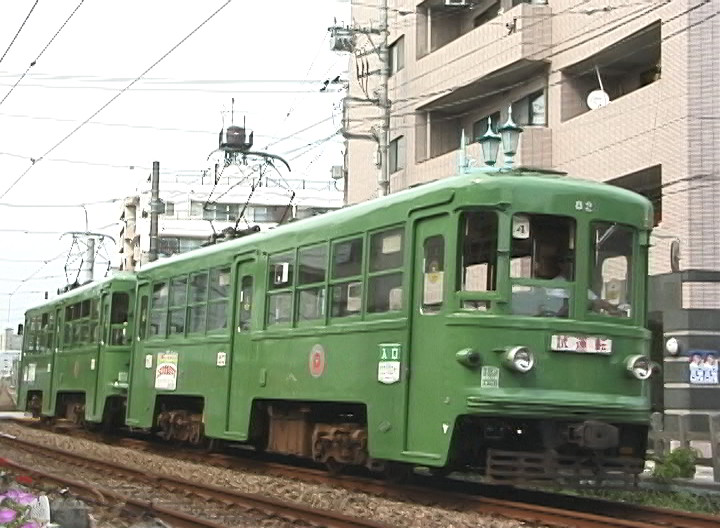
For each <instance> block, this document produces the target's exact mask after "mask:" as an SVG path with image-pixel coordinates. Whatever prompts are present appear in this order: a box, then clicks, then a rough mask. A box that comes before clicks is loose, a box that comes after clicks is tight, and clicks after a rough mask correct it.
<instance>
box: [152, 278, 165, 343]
mask: <svg viewBox="0 0 720 528" xmlns="http://www.w3.org/2000/svg"><path fill="white" fill-rule="evenodd" d="M167 307H168V283H167V282H156V283H155V284H153V293H152V307H151V309H150V337H152V336H159V337H165V334H166V332H167Z"/></svg>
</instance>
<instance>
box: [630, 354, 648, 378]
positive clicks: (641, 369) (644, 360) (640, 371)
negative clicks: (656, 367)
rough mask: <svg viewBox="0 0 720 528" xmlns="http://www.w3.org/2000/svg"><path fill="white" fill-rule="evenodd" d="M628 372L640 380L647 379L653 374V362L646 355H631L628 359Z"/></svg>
mask: <svg viewBox="0 0 720 528" xmlns="http://www.w3.org/2000/svg"><path fill="white" fill-rule="evenodd" d="M626 366H627V369H628V372H630V374H632V375H633V377H635V378H637V379H639V380H646V379H648V378H649V377H650V376H651V375H652V371H653V364H652V361H650V358H648V357H646V356H631V357H629V358H628V359H627V362H626Z"/></svg>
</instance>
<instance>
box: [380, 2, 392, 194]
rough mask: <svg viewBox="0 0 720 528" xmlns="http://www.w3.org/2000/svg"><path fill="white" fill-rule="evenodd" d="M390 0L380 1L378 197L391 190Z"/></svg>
mask: <svg viewBox="0 0 720 528" xmlns="http://www.w3.org/2000/svg"><path fill="white" fill-rule="evenodd" d="M388 11H389V10H388V0H380V13H381V16H382V27H381V28H380V31H381V32H382V39H381V41H380V50H379V52H380V90H379V92H380V97H379V99H380V101H379V104H380V109H381V110H382V113H383V116H382V120H383V122H382V130H381V132H380V138H379V139H380V174H378V183H379V185H378V196H387V194H388V192H389V189H390V156H389V154H390V99H389V97H388V84H389V81H390V50H389V48H388V36H389V34H390V26H389V25H388Z"/></svg>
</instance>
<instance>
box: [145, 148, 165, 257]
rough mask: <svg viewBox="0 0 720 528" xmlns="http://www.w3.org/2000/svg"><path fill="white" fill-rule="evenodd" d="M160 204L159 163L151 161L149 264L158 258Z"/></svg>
mask: <svg viewBox="0 0 720 528" xmlns="http://www.w3.org/2000/svg"><path fill="white" fill-rule="evenodd" d="M161 206H162V202H160V162H159V161H153V168H152V186H151V188H150V251H149V252H148V260H149V261H150V262H152V261H154V260H157V258H158V213H160V208H161Z"/></svg>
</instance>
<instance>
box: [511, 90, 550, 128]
mask: <svg viewBox="0 0 720 528" xmlns="http://www.w3.org/2000/svg"><path fill="white" fill-rule="evenodd" d="M545 107H546V105H545V90H539V91H537V92H533V93H531V94H530V95H527V96H525V97H523V98H522V99H520V100H518V101H515V102H514V103H513V105H512V110H513V121H515V122H516V123H517V124H518V125H535V126H546V125H547V112H546V110H545Z"/></svg>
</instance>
